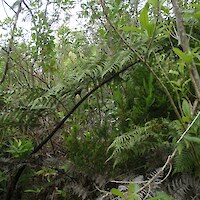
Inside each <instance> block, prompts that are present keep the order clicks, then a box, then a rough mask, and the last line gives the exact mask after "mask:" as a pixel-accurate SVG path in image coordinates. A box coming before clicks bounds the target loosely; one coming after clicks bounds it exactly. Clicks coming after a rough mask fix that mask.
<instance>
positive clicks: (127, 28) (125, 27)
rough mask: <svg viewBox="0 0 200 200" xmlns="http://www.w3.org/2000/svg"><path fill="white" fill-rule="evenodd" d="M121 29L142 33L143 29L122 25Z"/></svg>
mask: <svg viewBox="0 0 200 200" xmlns="http://www.w3.org/2000/svg"><path fill="white" fill-rule="evenodd" d="M120 29H121V30H123V31H126V32H131V31H133V32H138V33H142V32H143V31H142V30H141V29H139V28H136V27H134V26H123V27H122V28H120Z"/></svg>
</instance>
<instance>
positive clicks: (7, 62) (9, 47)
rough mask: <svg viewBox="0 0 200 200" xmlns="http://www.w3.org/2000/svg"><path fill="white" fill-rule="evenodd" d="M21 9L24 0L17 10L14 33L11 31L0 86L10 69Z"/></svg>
mask: <svg viewBox="0 0 200 200" xmlns="http://www.w3.org/2000/svg"><path fill="white" fill-rule="evenodd" d="M21 8H22V0H21V1H20V2H19V6H18V10H17V12H16V15H15V22H14V24H13V28H12V31H11V38H10V42H9V45H8V51H7V60H6V65H5V69H4V73H3V76H2V78H1V80H0V84H2V83H3V82H4V80H5V78H6V74H7V72H8V69H9V64H10V54H11V52H12V48H13V40H14V33H15V29H16V27H17V21H18V18H19V14H20V12H21Z"/></svg>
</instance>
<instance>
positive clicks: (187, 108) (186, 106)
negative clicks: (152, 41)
mask: <svg viewBox="0 0 200 200" xmlns="http://www.w3.org/2000/svg"><path fill="white" fill-rule="evenodd" d="M182 110H183V113H184V115H185V116H186V117H189V118H191V109H190V104H189V103H188V101H187V100H186V99H183V102H182Z"/></svg>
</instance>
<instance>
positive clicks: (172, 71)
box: [169, 69, 179, 75]
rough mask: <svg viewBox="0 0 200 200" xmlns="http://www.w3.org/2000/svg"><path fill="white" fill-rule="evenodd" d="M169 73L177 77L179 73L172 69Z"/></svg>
mask: <svg viewBox="0 0 200 200" xmlns="http://www.w3.org/2000/svg"><path fill="white" fill-rule="evenodd" d="M169 73H170V74H174V75H179V73H178V72H177V71H175V70H172V69H170V70H169Z"/></svg>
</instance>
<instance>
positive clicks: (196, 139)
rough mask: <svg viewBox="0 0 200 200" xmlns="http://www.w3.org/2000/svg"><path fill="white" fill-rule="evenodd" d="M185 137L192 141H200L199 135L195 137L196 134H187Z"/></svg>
mask: <svg viewBox="0 0 200 200" xmlns="http://www.w3.org/2000/svg"><path fill="white" fill-rule="evenodd" d="M184 138H185V139H186V140H188V141H190V142H196V143H200V138H199V137H194V136H189V135H186V136H185V137H184Z"/></svg>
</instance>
